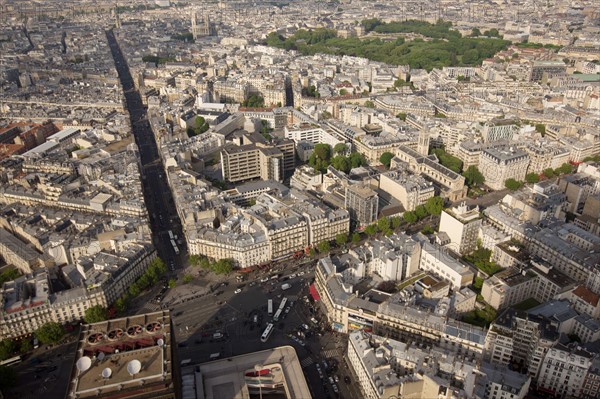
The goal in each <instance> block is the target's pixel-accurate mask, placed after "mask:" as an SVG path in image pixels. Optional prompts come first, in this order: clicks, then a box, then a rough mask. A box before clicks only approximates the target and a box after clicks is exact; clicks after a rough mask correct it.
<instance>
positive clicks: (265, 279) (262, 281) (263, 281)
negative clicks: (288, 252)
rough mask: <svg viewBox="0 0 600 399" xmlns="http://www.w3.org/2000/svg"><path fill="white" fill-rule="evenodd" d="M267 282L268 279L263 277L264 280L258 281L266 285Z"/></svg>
mask: <svg viewBox="0 0 600 399" xmlns="http://www.w3.org/2000/svg"><path fill="white" fill-rule="evenodd" d="M267 281H269V278H268V277H265V278H261V279H260V282H261V283H266V282H267Z"/></svg>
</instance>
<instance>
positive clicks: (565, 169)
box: [554, 163, 573, 175]
mask: <svg viewBox="0 0 600 399" xmlns="http://www.w3.org/2000/svg"><path fill="white" fill-rule="evenodd" d="M554 172H555V173H556V172H558V173H557V174H563V175H568V174H569V173H573V165H571V164H570V163H563V164H562V165H560V166H559V167H558V168H556V170H555V171H554Z"/></svg>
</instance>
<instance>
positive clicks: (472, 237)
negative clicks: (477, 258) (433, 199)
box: [439, 202, 482, 255]
mask: <svg viewBox="0 0 600 399" xmlns="http://www.w3.org/2000/svg"><path fill="white" fill-rule="evenodd" d="M481 223H482V222H481V216H480V214H479V207H478V206H475V207H474V208H471V209H469V208H468V207H467V205H466V203H465V202H463V203H461V204H460V206H457V207H453V208H450V209H446V210H444V211H442V217H441V220H440V228H439V231H440V233H441V232H444V233H446V234H448V237H449V238H450V244H449V245H448V246H449V247H450V248H451V249H452V250H453V251H455V252H456V253H459V254H461V255H465V254H468V253H470V252H473V251H474V250H475V249H477V238H478V236H479V229H480V228H481Z"/></svg>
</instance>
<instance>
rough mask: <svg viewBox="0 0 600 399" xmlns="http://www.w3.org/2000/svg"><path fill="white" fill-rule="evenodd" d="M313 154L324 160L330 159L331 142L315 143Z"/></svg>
mask: <svg viewBox="0 0 600 399" xmlns="http://www.w3.org/2000/svg"><path fill="white" fill-rule="evenodd" d="M313 154H315V156H316V157H317V158H318V159H320V160H323V161H329V160H330V159H331V146H330V145H329V144H315V149H314V152H313Z"/></svg>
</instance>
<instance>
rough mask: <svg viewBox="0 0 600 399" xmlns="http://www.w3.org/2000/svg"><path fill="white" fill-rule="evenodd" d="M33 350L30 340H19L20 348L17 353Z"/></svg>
mask: <svg viewBox="0 0 600 399" xmlns="http://www.w3.org/2000/svg"><path fill="white" fill-rule="evenodd" d="M32 349H33V345H32V344H31V340H30V339H28V338H24V339H23V340H21V347H20V348H19V352H21V353H27V352H29V351H30V350H32Z"/></svg>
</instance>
